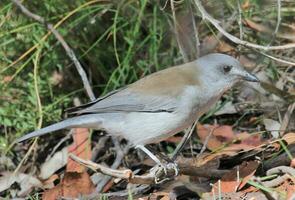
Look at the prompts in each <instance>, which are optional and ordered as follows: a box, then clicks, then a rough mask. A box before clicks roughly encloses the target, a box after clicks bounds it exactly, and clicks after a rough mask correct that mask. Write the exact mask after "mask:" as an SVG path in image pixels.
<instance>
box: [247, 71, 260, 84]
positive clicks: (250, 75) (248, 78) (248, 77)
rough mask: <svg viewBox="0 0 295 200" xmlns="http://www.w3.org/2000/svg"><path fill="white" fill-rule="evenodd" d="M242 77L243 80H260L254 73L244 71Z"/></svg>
mask: <svg viewBox="0 0 295 200" xmlns="http://www.w3.org/2000/svg"><path fill="white" fill-rule="evenodd" d="M243 79H244V80H245V81H250V82H260V81H259V79H258V78H257V76H255V75H254V74H251V73H249V72H246V73H245V74H244V75H243Z"/></svg>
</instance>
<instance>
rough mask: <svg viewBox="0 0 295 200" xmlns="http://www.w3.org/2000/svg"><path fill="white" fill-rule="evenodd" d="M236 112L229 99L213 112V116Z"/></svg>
mask: <svg viewBox="0 0 295 200" xmlns="http://www.w3.org/2000/svg"><path fill="white" fill-rule="evenodd" d="M235 113H237V110H236V107H235V106H234V105H233V103H232V102H231V101H229V102H227V103H226V104H225V105H224V106H223V107H222V108H221V109H220V110H218V111H217V112H215V113H214V115H215V116H218V115H224V114H235Z"/></svg>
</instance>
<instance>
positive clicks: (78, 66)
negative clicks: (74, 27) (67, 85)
mask: <svg viewBox="0 0 295 200" xmlns="http://www.w3.org/2000/svg"><path fill="white" fill-rule="evenodd" d="M12 2H13V3H14V4H15V5H16V6H17V7H18V8H19V9H20V10H21V11H22V12H23V14H25V15H26V16H28V17H30V18H32V19H34V20H35V21H38V22H40V23H42V24H45V26H46V27H47V29H48V30H50V31H51V32H52V33H53V34H54V36H55V37H56V39H57V40H58V41H59V42H60V43H61V45H62V46H63V48H64V49H65V51H66V53H67V55H68V57H69V58H70V59H71V60H72V61H73V63H74V64H75V66H76V69H77V71H78V73H79V75H80V77H81V79H82V82H83V85H84V88H85V90H86V93H87V95H88V96H89V98H90V99H91V101H94V100H95V96H94V93H93V91H92V89H91V87H90V83H89V81H88V79H87V75H86V73H85V71H84V69H83V67H82V65H81V64H80V62H79V61H78V59H77V57H76V55H75V53H74V51H73V50H72V49H71V48H70V46H69V45H68V44H67V43H66V41H65V40H64V39H63V37H62V36H61V35H60V34H59V32H57V31H56V30H55V29H54V27H53V25H52V24H49V23H46V21H45V19H44V18H43V17H41V16H39V15H37V14H34V13H32V12H31V11H29V10H28V9H27V8H26V7H25V6H24V5H23V4H22V3H21V2H20V1H19V0H12Z"/></svg>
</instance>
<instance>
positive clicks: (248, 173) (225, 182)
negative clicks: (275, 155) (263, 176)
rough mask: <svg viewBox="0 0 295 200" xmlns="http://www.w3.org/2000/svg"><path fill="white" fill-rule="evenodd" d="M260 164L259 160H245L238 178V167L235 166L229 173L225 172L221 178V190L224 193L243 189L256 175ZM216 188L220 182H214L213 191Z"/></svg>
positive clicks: (240, 167)
mask: <svg viewBox="0 0 295 200" xmlns="http://www.w3.org/2000/svg"><path fill="white" fill-rule="evenodd" d="M258 166H259V162H257V161H250V162H243V163H242V164H241V165H240V166H239V177H240V179H239V180H237V168H234V169H233V170H231V171H230V172H229V173H227V174H225V175H224V177H223V178H222V179H221V182H220V187H221V188H220V190H221V191H222V192H223V193H228V192H236V191H237V190H238V189H241V188H242V187H244V186H245V184H246V183H247V181H248V180H249V179H250V178H251V177H252V176H253V175H254V173H255V172H256V169H257V167H258ZM216 188H218V182H216V183H215V184H214V186H213V188H212V192H213V190H216ZM216 192H217V191H215V194H216Z"/></svg>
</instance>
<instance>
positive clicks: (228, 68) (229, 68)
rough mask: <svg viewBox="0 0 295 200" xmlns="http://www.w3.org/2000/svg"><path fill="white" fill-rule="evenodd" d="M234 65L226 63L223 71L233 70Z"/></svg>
mask: <svg viewBox="0 0 295 200" xmlns="http://www.w3.org/2000/svg"><path fill="white" fill-rule="evenodd" d="M232 67H233V66H231V65H225V66H223V71H224V73H228V72H230V70H231V68H232Z"/></svg>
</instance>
